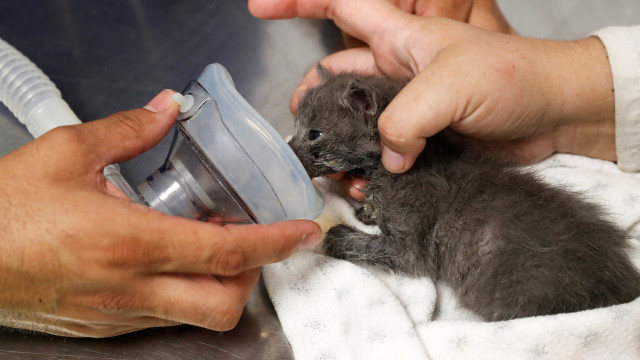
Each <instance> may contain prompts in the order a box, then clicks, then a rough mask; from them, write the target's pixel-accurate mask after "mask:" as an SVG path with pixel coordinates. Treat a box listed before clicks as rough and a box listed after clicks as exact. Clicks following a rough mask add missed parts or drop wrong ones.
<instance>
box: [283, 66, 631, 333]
mask: <svg viewBox="0 0 640 360" xmlns="http://www.w3.org/2000/svg"><path fill="white" fill-rule="evenodd" d="M319 72H320V73H321V76H322V77H324V82H323V83H322V84H321V85H320V86H318V87H316V88H313V89H310V90H309V91H308V92H307V93H306V95H305V96H304V98H303V99H301V101H300V103H299V107H298V114H297V115H296V133H295V135H294V137H293V138H292V140H291V142H290V145H291V147H292V148H293V150H294V152H295V153H296V154H297V155H298V156H299V158H300V159H301V161H302V163H303V165H304V166H305V169H306V170H307V172H308V173H309V175H310V176H311V177H316V176H323V175H327V174H331V173H335V172H338V171H347V172H354V173H358V174H360V175H362V176H364V177H365V178H366V179H368V180H369V184H368V186H367V187H366V189H365V190H364V193H365V194H366V200H365V203H364V206H363V208H362V209H360V210H359V214H358V215H359V218H361V219H363V220H365V221H367V220H368V221H367V222H369V223H375V224H377V225H378V226H379V228H380V230H381V233H380V234H379V235H370V234H365V233H362V232H360V231H358V230H355V229H353V228H351V227H348V226H345V225H338V226H335V227H333V228H331V229H330V230H329V231H328V233H327V236H326V239H325V242H324V245H323V246H324V249H325V251H326V253H327V254H328V255H330V256H333V257H336V258H340V259H346V260H350V261H359V262H365V263H368V264H371V265H374V266H377V267H379V268H382V269H386V270H391V271H394V272H400V273H405V274H409V275H413V276H425V275H428V276H430V277H432V278H433V279H436V280H439V281H443V282H445V283H446V284H448V285H449V286H451V288H452V289H454V291H455V293H456V295H457V297H458V298H459V300H460V301H461V303H462V304H463V305H464V306H466V307H467V308H468V309H470V310H473V311H474V312H476V313H477V314H478V315H480V316H481V317H482V318H484V319H485V320H487V321H499V320H506V319H513V318H518V317H525V316H535V315H545V314H555V313H562V312H572V311H578V310H584V309H590V308H596V307H602V306H608V305H613V304H618V303H625V302H629V301H631V300H633V299H635V298H636V297H638V296H640V275H639V274H638V271H637V270H636V268H635V267H634V266H633V264H632V263H631V262H630V260H629V258H628V256H627V254H626V251H627V248H626V247H627V242H626V241H627V235H626V234H625V232H624V231H622V230H621V229H620V228H618V227H617V226H616V225H614V224H613V223H612V222H610V221H608V220H606V217H605V215H604V214H603V212H602V211H601V210H600V209H599V208H598V207H597V206H596V205H594V204H591V203H589V202H587V201H585V200H583V199H581V198H580V197H579V196H578V195H577V194H574V193H572V192H569V191H567V190H563V189H559V188H556V187H552V186H550V185H547V184H545V183H543V182H542V181H540V180H539V179H537V178H536V176H535V175H534V174H532V173H530V172H526V171H523V170H521V169H519V168H516V167H511V166H509V165H507V164H505V163H503V162H501V161H499V160H496V159H494V158H492V157H491V156H489V155H487V154H486V152H482V151H478V149H477V148H476V149H474V148H472V147H470V146H467V145H465V144H466V143H465V141H464V139H463V138H462V137H461V136H460V135H456V134H454V133H453V132H451V131H444V132H441V133H439V134H437V135H436V136H433V137H431V138H429V139H427V144H426V148H425V149H424V151H423V152H422V154H421V155H420V156H419V158H418V160H417V161H416V163H415V165H414V166H413V168H412V169H411V170H409V171H408V172H407V173H404V174H400V175H397V174H392V173H390V172H388V171H387V170H385V169H384V167H383V166H382V163H381V161H380V157H381V155H380V154H381V151H380V137H379V135H378V130H377V120H378V116H379V115H380V113H381V112H382V110H383V109H384V108H385V106H387V105H388V104H389V102H390V101H391V99H393V97H394V96H395V95H396V94H397V93H398V91H400V89H402V87H404V85H405V84H406V81H404V80H393V79H387V78H381V77H367V76H361V75H356V74H350V73H343V74H338V75H333V74H330V73H328V72H327V71H326V70H324V69H323V68H321V67H319Z"/></svg>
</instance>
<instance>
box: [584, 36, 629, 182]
mask: <svg viewBox="0 0 640 360" xmlns="http://www.w3.org/2000/svg"><path fill="white" fill-rule="evenodd" d="M593 35H595V36H597V37H598V38H600V40H601V41H602V43H603V44H604V46H605V48H606V49H607V54H608V55H609V63H610V64H611V73H612V74H613V88H614V91H615V111H616V153H617V156H618V167H619V168H620V169H621V170H623V171H633V172H637V171H640V25H638V26H632V27H608V28H604V29H601V30H598V31H596V32H595V33H594V34H593Z"/></svg>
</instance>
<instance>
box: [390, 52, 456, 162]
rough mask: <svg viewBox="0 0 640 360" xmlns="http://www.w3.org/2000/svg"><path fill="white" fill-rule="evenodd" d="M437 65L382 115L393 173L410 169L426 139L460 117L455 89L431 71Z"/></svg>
mask: <svg viewBox="0 0 640 360" xmlns="http://www.w3.org/2000/svg"><path fill="white" fill-rule="evenodd" d="M436 67H437V64H436V63H432V64H430V65H429V66H427V68H425V69H424V70H423V71H422V72H421V73H420V74H418V76H416V77H415V78H413V80H411V81H410V82H409V83H408V84H407V86H405V87H404V88H403V89H402V90H401V91H400V92H399V93H398V95H397V96H396V97H395V98H394V99H393V100H392V101H391V103H389V105H388V106H387V108H386V109H385V111H384V112H383V113H382V114H381V115H380V118H379V120H378V128H379V130H380V140H381V142H382V163H383V164H384V166H385V168H387V170H389V171H391V172H394V173H403V172H405V171H407V170H409V169H410V168H411V166H413V164H414V163H415V160H416V158H417V157H418V155H420V153H421V152H422V150H423V149H424V147H425V144H426V142H427V138H428V137H430V136H433V135H435V134H437V133H438V132H439V131H441V130H443V129H444V128H446V127H447V126H449V125H451V123H452V121H453V119H454V118H455V117H456V116H457V112H458V111H457V108H458V106H457V98H456V92H452V91H451V89H452V88H451V87H449V86H448V85H449V81H448V80H447V79H446V76H441V71H438V70H436V71H432V70H434V69H435V68H436ZM444 74H447V72H445V73H444ZM453 89H455V87H454V88H453ZM451 97H453V99H452V98H451Z"/></svg>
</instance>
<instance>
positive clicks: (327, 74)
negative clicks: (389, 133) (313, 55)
mask: <svg viewBox="0 0 640 360" xmlns="http://www.w3.org/2000/svg"><path fill="white" fill-rule="evenodd" d="M316 72H317V73H318V76H320V81H321V82H322V83H323V84H324V83H326V82H327V80H329V79H331V78H332V77H334V76H335V74H334V73H332V72H331V71H330V70H329V69H327V68H326V67H324V66H322V64H320V63H318V65H316Z"/></svg>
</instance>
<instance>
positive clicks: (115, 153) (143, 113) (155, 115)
mask: <svg viewBox="0 0 640 360" xmlns="http://www.w3.org/2000/svg"><path fill="white" fill-rule="evenodd" d="M173 93H174V92H173V91H172V90H164V91H162V92H160V93H159V94H158V95H157V96H156V97H155V98H153V100H151V101H150V102H149V104H147V106H145V107H144V108H141V109H135V110H130V111H123V112H119V113H116V114H113V115H111V116H109V117H107V118H105V119H102V120H96V121H92V122H90V123H86V124H83V125H80V126H78V127H77V130H78V131H79V134H78V136H79V138H80V139H82V141H83V143H84V146H85V147H86V148H87V149H90V150H91V151H92V152H93V153H94V154H96V155H97V156H98V157H99V159H100V162H101V164H99V165H101V166H102V167H104V166H106V165H108V164H113V163H117V162H120V161H125V160H129V159H131V158H134V157H135V156H137V155H139V154H141V153H143V152H145V151H147V150H149V149H150V148H152V147H153V146H155V145H156V144H157V143H159V142H160V140H162V139H163V138H164V136H165V135H166V134H167V133H168V132H169V130H170V129H171V126H172V125H173V122H174V121H175V117H176V114H177V112H178V108H179V105H178V104H176V103H175V102H174V101H173V99H172V95H173Z"/></svg>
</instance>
